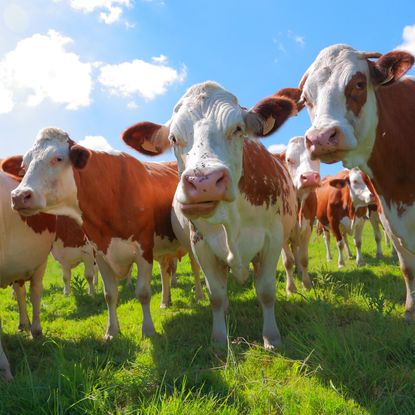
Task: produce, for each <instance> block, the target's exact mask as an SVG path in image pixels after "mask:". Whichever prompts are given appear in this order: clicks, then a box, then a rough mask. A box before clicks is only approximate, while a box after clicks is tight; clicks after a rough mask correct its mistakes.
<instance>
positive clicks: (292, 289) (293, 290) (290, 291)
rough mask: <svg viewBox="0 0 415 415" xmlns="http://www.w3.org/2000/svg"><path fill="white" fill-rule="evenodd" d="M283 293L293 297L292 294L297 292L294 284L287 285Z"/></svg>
mask: <svg viewBox="0 0 415 415" xmlns="http://www.w3.org/2000/svg"><path fill="white" fill-rule="evenodd" d="M285 292H286V293H287V295H293V294H294V293H296V292H297V287H296V286H295V284H294V283H292V284H289V285H287V286H286V287H285Z"/></svg>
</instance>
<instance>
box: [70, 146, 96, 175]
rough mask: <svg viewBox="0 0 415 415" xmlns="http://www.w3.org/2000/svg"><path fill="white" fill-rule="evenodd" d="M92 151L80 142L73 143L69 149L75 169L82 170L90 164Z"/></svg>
mask: <svg viewBox="0 0 415 415" xmlns="http://www.w3.org/2000/svg"><path fill="white" fill-rule="evenodd" d="M90 157H91V152H90V151H89V150H88V149H87V148H85V147H82V146H80V145H78V144H75V145H73V146H72V147H71V148H70V150H69V159H70V160H71V163H72V166H73V167H74V168H75V169H78V170H82V169H84V168H85V167H86V165H87V164H88V161H89V158H90Z"/></svg>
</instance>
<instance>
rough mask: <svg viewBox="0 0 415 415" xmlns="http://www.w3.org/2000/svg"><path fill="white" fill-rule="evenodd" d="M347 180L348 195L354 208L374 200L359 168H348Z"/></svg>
mask: <svg viewBox="0 0 415 415" xmlns="http://www.w3.org/2000/svg"><path fill="white" fill-rule="evenodd" d="M349 181H350V185H349V189H350V196H351V198H352V202H353V206H354V207H355V208H358V207H364V206H368V205H370V204H371V203H373V202H374V199H373V194H372V192H371V191H370V190H369V188H368V187H367V185H366V183H365V181H364V180H363V176H362V172H361V171H360V170H359V169H357V168H353V169H351V170H350V172H349Z"/></svg>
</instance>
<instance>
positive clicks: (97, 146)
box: [78, 135, 118, 153]
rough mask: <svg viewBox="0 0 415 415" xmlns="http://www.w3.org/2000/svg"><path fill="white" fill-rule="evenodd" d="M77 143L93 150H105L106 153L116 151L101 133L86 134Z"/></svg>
mask: <svg viewBox="0 0 415 415" xmlns="http://www.w3.org/2000/svg"><path fill="white" fill-rule="evenodd" d="M78 144H79V145H81V146H84V147H86V148H89V149H90V150H95V151H105V152H106V153H117V152H118V151H117V150H115V149H114V148H113V147H112V146H111V144H110V143H109V142H108V140H107V139H106V138H105V137H103V136H102V135H87V136H85V138H84V139H83V140H81V141H79V142H78Z"/></svg>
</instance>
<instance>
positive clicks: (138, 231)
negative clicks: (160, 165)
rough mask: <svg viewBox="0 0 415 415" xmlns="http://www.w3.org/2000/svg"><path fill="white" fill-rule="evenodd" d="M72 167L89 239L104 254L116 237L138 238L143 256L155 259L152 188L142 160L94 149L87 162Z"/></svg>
mask: <svg viewBox="0 0 415 415" xmlns="http://www.w3.org/2000/svg"><path fill="white" fill-rule="evenodd" d="M73 171H74V178H75V183H76V186H77V197H78V203H79V207H80V209H81V212H82V221H83V230H84V232H85V234H86V235H87V237H88V239H90V240H91V241H92V242H93V243H94V244H96V246H97V248H98V249H99V250H100V251H102V252H103V253H104V254H106V253H107V250H108V247H109V245H110V243H111V241H112V239H114V238H119V239H121V240H124V241H128V240H130V241H137V242H139V244H140V247H141V249H142V251H143V256H144V258H145V259H146V260H147V261H148V262H152V259H153V256H152V251H153V237H152V233H153V231H154V218H153V212H152V211H151V210H150V209H149V205H148V201H149V200H150V199H151V198H152V191H151V189H150V188H149V186H148V181H147V178H146V175H145V168H144V166H143V165H142V163H140V162H139V161H137V160H135V159H133V158H132V157H130V156H128V155H127V154H119V155H112V154H107V153H101V152H97V151H91V157H90V159H89V161H88V164H87V166H86V167H85V168H84V169H82V170H78V169H73ZM144 196H145V197H144Z"/></svg>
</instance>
